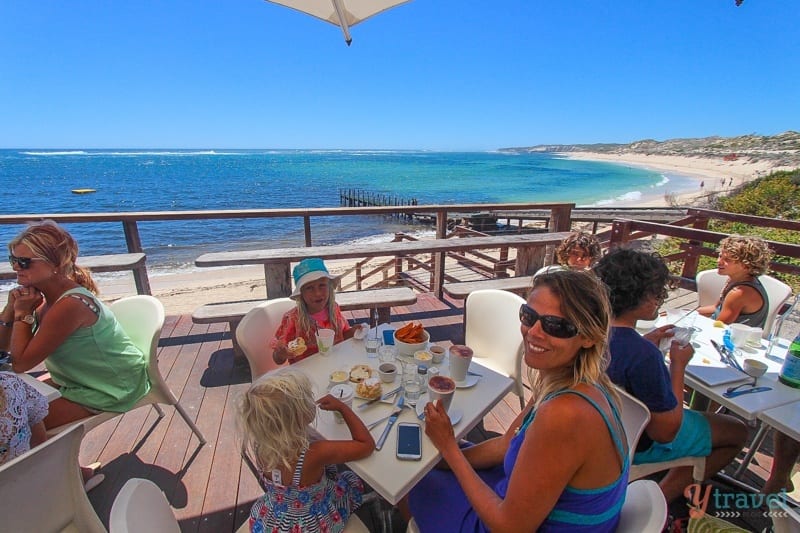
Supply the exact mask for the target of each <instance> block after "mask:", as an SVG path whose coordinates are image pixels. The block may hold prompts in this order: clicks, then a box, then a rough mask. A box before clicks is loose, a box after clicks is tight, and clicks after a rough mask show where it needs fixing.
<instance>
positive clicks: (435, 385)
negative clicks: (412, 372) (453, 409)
mask: <svg viewBox="0 0 800 533" xmlns="http://www.w3.org/2000/svg"><path fill="white" fill-rule="evenodd" d="M455 393H456V382H455V381H453V379H452V378H449V377H447V376H434V377H432V378H431V379H429V380H428V399H429V401H431V402H435V401H436V400H440V401H441V402H442V407H444V410H445V411H449V410H450V405H451V404H452V403H453V396H454V395H455Z"/></svg>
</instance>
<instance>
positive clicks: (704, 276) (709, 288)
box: [695, 269, 792, 339]
mask: <svg viewBox="0 0 800 533" xmlns="http://www.w3.org/2000/svg"><path fill="white" fill-rule="evenodd" d="M695 281H696V282H697V302H698V304H699V305H700V306H705V305H717V303H718V302H719V296H720V294H722V289H723V288H724V287H725V282H726V281H728V276H723V275H721V274H719V273H718V272H717V270H716V269H711V270H703V271H702V272H698V273H697V275H696V276H695ZM758 281H760V282H761V284H762V285H763V286H764V290H765V291H766V292H767V320H766V322H765V323H764V328H763V330H764V331H763V334H762V338H765V339H766V338H768V337H769V335H770V333H771V332H772V324H773V322H774V321H775V317H776V316H777V315H778V311H780V309H781V307H783V304H784V303H786V301H787V300H789V298H790V297H791V296H792V288H791V287H789V286H788V285H787V284H785V283H783V282H782V281H779V280H777V279H775V278H773V277H772V276H767V275H763V276H759V277H758ZM783 317H784V315H782V317H781V319H780V322H781V324H782V323H783Z"/></svg>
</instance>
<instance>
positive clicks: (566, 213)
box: [548, 204, 575, 233]
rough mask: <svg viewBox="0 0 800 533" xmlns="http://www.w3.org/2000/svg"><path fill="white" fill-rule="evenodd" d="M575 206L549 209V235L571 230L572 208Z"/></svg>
mask: <svg viewBox="0 0 800 533" xmlns="http://www.w3.org/2000/svg"><path fill="white" fill-rule="evenodd" d="M574 206H575V204H564V205H562V206H558V207H554V208H552V209H550V220H551V222H550V224H549V225H548V228H549V229H550V232H551V233H557V232H560V231H570V230H571V229H572V220H571V216H572V208H573V207H574Z"/></svg>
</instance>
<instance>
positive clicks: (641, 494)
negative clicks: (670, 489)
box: [617, 479, 667, 533]
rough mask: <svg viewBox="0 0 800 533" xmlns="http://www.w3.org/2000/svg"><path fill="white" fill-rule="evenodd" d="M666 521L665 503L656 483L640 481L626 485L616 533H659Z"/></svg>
mask: <svg viewBox="0 0 800 533" xmlns="http://www.w3.org/2000/svg"><path fill="white" fill-rule="evenodd" d="M666 521H667V501H666V500H665V499H664V493H662V492H661V489H660V488H659V486H658V483H656V482H655V481H652V480H649V479H640V480H638V481H634V482H633V483H631V484H630V485H628V488H627V490H626V491H625V503H624V504H623V505H622V512H621V514H620V519H619V525H618V526H617V533H660V532H661V530H662V529H664V523H665V522H666Z"/></svg>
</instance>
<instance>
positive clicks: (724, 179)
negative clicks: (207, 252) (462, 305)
mask: <svg viewBox="0 0 800 533" xmlns="http://www.w3.org/2000/svg"><path fill="white" fill-rule="evenodd" d="M557 155H558V156H559V157H564V158H569V159H579V160H586V161H601V162H608V163H613V164H615V165H621V166H631V167H639V168H644V169H647V170H651V171H655V172H660V173H662V174H663V175H664V176H666V177H668V178H669V177H670V176H682V177H688V178H691V179H692V182H693V183H695V184H696V188H695V189H693V190H685V189H684V190H675V191H670V190H669V182H667V183H666V185H665V186H664V190H663V191H666V192H663V191H660V192H658V193H655V192H651V193H642V195H641V197H639V198H637V199H635V200H633V199H629V200H614V201H613V202H611V203H609V204H608V205H607V206H608V207H609V208H614V207H671V206H699V205H706V204H707V203H708V200H709V199H710V198H711V197H713V196H716V195H719V194H725V193H728V192H729V191H730V190H732V189H733V188H736V187H738V186H740V185H742V184H743V183H746V182H749V181H751V180H753V179H756V178H757V177H759V176H761V175H766V174H768V173H769V172H770V171H773V170H782V169H780V168H777V167H772V166H771V165H770V164H769V162H768V161H762V162H757V163H752V162H749V161H745V160H744V159H743V158H742V159H739V160H736V161H722V160H717V159H710V158H701V157H685V156H663V155H643V154H636V153H615V154H608V153H598V152H565V153H559V154H557ZM326 263H327V264H328V267H329V268H330V269H331V271H332V272H334V273H339V272H343V271H344V270H346V269H348V268H350V267H351V266H352V264H353V263H354V260H339V261H329V262H328V261H326ZM95 277H96V279H97V282H98V285H99V286H100V290H101V292H100V297H101V298H102V299H103V300H104V301H113V300H116V299H119V298H120V297H123V296H127V295H132V294H136V288H135V284H134V282H133V276H132V274H128V273H117V274H110V275H109V274H105V275H104V274H98V275H96V276H95ZM150 284H151V290H152V293H153V295H154V296H156V297H157V298H159V299H160V300H161V301H162V303H163V304H164V306H165V308H166V311H167V314H169V315H177V314H187V313H191V312H192V311H194V309H196V308H197V307H199V306H201V305H203V304H207V303H213V302H225V301H237V300H247V299H264V298H266V288H265V281H264V269H263V268H262V267H261V266H258V265H253V266H241V267H231V268H222V267H220V268H207V269H190V270H188V271H181V272H176V273H167V274H161V273H159V274H157V275H153V274H152V273H151V276H150ZM3 296H4V295H3V294H0V299H2V298H3Z"/></svg>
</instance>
